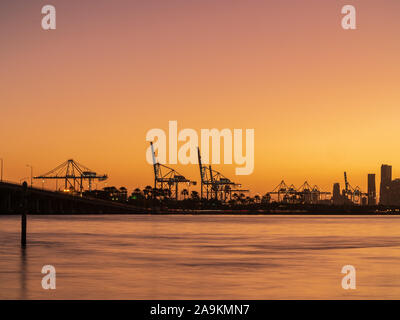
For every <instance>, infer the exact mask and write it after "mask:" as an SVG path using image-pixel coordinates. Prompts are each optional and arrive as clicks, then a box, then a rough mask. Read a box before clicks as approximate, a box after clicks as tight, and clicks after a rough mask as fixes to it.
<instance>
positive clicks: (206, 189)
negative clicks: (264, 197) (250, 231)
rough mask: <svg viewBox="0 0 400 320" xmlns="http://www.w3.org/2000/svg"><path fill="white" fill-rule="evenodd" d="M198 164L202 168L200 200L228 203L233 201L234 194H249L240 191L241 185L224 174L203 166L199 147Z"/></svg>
mask: <svg viewBox="0 0 400 320" xmlns="http://www.w3.org/2000/svg"><path fill="white" fill-rule="evenodd" d="M197 155H198V162H199V168H200V179H201V186H200V198H201V199H202V200H203V199H204V195H205V199H207V200H210V199H215V200H221V201H226V200H227V198H228V197H229V200H231V199H232V193H234V192H235V193H236V192H239V193H247V192H249V191H250V190H245V189H240V188H241V184H239V183H235V182H233V181H231V180H230V179H228V178H226V177H225V176H224V175H222V173H220V172H218V171H216V170H213V169H212V168H211V164H210V165H208V166H207V165H203V164H202V162H201V155H200V148H199V147H197Z"/></svg>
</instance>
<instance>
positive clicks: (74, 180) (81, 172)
mask: <svg viewBox="0 0 400 320" xmlns="http://www.w3.org/2000/svg"><path fill="white" fill-rule="evenodd" d="M33 178H34V179H42V180H55V181H56V189H57V190H58V184H57V182H58V181H59V180H64V192H80V193H81V194H82V193H83V191H84V190H85V188H84V182H85V181H88V185H89V188H88V190H89V191H92V182H93V181H94V180H98V181H104V180H107V178H108V176H107V175H106V174H104V175H97V173H96V172H94V171H93V170H90V169H89V168H87V167H85V166H83V165H81V164H79V163H78V162H76V161H74V160H73V159H69V160H67V161H65V162H63V163H62V164H60V165H59V166H57V167H56V168H54V169H52V170H50V171H49V172H46V173H45V174H42V175H40V176H37V177H33Z"/></svg>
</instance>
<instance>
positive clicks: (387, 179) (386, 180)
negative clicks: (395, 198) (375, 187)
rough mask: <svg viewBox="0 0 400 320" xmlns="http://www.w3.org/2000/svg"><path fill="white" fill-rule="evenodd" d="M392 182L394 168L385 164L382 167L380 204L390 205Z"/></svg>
mask: <svg viewBox="0 0 400 320" xmlns="http://www.w3.org/2000/svg"><path fill="white" fill-rule="evenodd" d="M391 182H392V166H389V165H387V164H383V165H382V167H381V185H380V191H379V203H380V204H382V205H389V204H390V203H389V201H390V200H389V191H390V183H391Z"/></svg>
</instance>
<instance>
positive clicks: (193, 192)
mask: <svg viewBox="0 0 400 320" xmlns="http://www.w3.org/2000/svg"><path fill="white" fill-rule="evenodd" d="M190 197H191V198H192V200H199V193H198V192H197V191H195V190H193V191H192V192H191V193H190Z"/></svg>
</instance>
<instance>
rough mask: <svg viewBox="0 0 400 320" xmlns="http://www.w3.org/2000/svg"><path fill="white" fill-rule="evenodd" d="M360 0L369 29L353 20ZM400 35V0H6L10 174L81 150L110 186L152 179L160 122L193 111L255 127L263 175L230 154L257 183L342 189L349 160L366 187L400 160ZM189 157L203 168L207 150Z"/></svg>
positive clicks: (5, 113)
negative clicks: (151, 156) (349, 21)
mask: <svg viewBox="0 0 400 320" xmlns="http://www.w3.org/2000/svg"><path fill="white" fill-rule="evenodd" d="M46 4H52V5H54V6H55V7H56V10H57V29H56V30H54V31H44V30H42V28H41V19H42V16H43V15H42V14H41V8H42V6H44V5H46ZM346 4H352V5H354V6H355V7H356V9H357V30H343V29H342V27H341V18H342V16H343V15H342V14H341V8H342V6H344V5H346ZM399 39H400V1H398V0H381V1H378V0H374V1H371V0H362V1H356V0H348V1H334V0H329V1H322V0H318V1H317V0H303V1H297V0H291V1H289V0H280V1H278V0H274V1H266V0H265V1H261V0H259V1H255V0H241V1H235V0H231V1H227V0H213V1H210V0H202V1H199V0H142V1H132V0H130V1H122V0H115V1H104V0H97V1H67V0H52V1H22V0H8V1H5V0H3V1H1V3H0V43H1V50H0V70H1V77H0V97H1V101H0V105H1V118H0V119H1V125H0V134H1V135H0V136H1V140H0V158H3V159H4V166H5V168H4V169H5V171H4V176H5V179H7V180H12V181H16V182H18V181H19V180H20V179H21V178H23V177H26V176H29V174H30V172H29V169H28V168H27V167H26V164H31V165H32V166H33V167H34V174H35V175H36V174H41V173H44V172H46V171H48V170H50V169H52V168H53V167H56V166H57V165H58V164H60V163H61V162H63V161H65V160H67V159H69V158H73V159H75V160H77V161H78V162H80V163H82V164H84V165H86V166H88V167H89V168H91V169H93V170H95V171H97V172H98V173H107V174H108V175H109V176H110V179H109V181H108V185H109V186H110V185H116V186H117V187H119V186H122V185H123V186H126V187H128V188H129V189H130V190H131V189H132V188H134V187H136V186H139V187H144V186H146V185H151V184H152V183H153V171H152V167H151V166H150V165H149V164H148V163H147V162H146V159H145V151H146V148H147V147H148V143H147V142H146V141H145V136H146V132H147V131H148V130H149V129H152V128H161V129H164V130H166V131H167V129H168V121H169V120H177V121H178V126H179V128H180V129H183V128H193V129H195V130H198V132H200V129H201V128H210V129H211V128H218V129H223V128H230V129H234V128H242V129H246V128H254V129H255V170H254V172H253V174H252V175H250V176H240V177H236V176H235V175H234V172H235V171H234V169H235V167H236V165H225V166H215V169H217V170H221V171H222V172H223V173H224V174H225V175H226V176H228V177H230V178H232V180H237V181H240V182H241V183H242V184H243V186H244V187H246V188H250V189H251V190H252V191H253V193H261V194H264V193H265V192H266V191H270V190H271V189H272V188H273V187H275V186H276V185H277V184H278V183H279V182H280V181H281V180H282V179H284V180H285V181H286V182H287V183H288V184H291V183H293V184H295V185H296V186H300V185H301V184H302V183H303V182H304V181H305V180H308V181H309V183H310V184H313V185H314V184H317V185H319V186H320V187H321V188H322V189H324V190H327V191H331V190H332V184H333V183H334V182H341V185H342V186H343V171H347V173H348V176H349V180H350V183H351V184H352V185H353V186H355V185H360V186H361V188H362V189H363V190H364V191H365V190H366V182H367V173H376V174H377V182H378V181H379V177H380V175H379V170H380V165H381V164H382V163H388V164H392V165H393V166H394V168H393V173H394V177H397V176H400V151H399V150H400V149H399V146H398V143H399V142H398V137H399V131H400V128H399V119H400V109H399V107H400V62H399V57H400V41H399ZM175 167H176V168H177V169H178V171H180V172H181V173H182V174H184V175H185V176H187V177H188V178H191V179H194V180H197V181H199V170H198V167H197V166H195V165H188V166H182V165H179V166H175ZM36 185H37V186H41V182H40V181H37V182H36ZM377 185H378V187H379V183H378V184H377ZM45 186H46V187H51V186H52V184H50V183H46V185H45ZM99 186H100V185H99ZM101 186H104V184H101Z"/></svg>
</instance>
